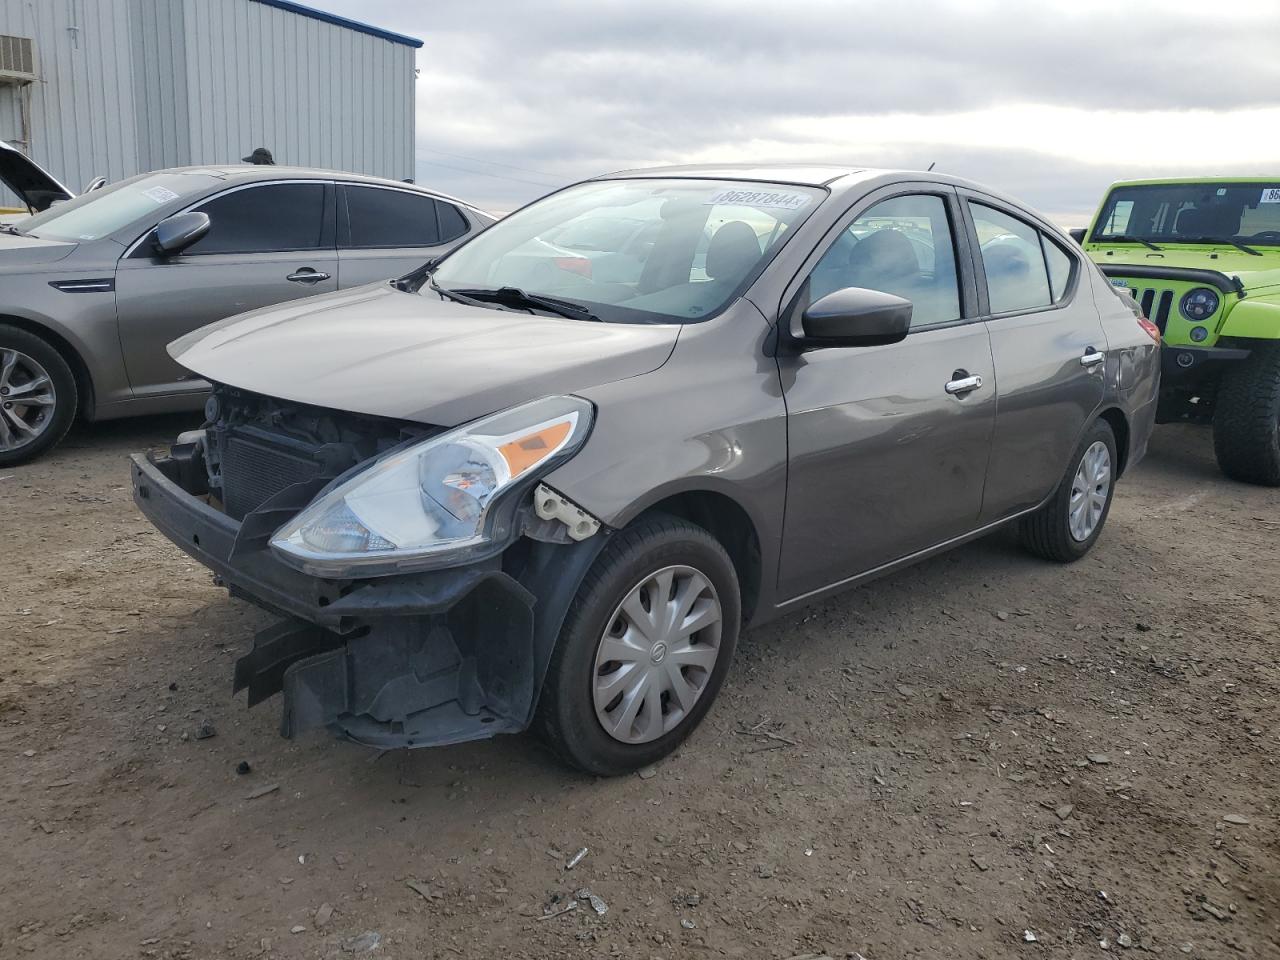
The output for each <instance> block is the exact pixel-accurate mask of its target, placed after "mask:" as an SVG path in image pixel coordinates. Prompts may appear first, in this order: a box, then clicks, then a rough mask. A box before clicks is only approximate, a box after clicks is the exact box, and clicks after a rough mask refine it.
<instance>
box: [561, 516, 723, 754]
mask: <svg viewBox="0 0 1280 960" xmlns="http://www.w3.org/2000/svg"><path fill="white" fill-rule="evenodd" d="M738 589H739V588H738V578H737V575H736V573H735V571H734V567H733V563H732V561H731V560H730V559H729V556H728V554H727V553H726V552H725V550H724V547H722V546H721V545H720V543H719V542H718V541H717V540H716V539H715V538H714V537H712V536H711V534H709V533H708V532H707V531H706V530H703V529H702V528H701V527H698V526H695V525H693V524H691V523H687V522H686V521H684V520H679V519H677V518H674V517H667V516H653V517H649V518H645V519H643V520H641V521H639V522H638V523H637V524H635V525H634V526H632V527H628V528H627V529H625V530H623V531H621V532H620V533H618V534H615V535H614V537H613V539H612V542H610V544H609V545H608V546H607V547H605V549H604V551H603V552H602V553H601V554H600V556H599V557H598V558H597V559H596V562H595V563H594V564H593V566H592V567H591V570H590V571H589V572H588V573H587V576H586V577H585V578H584V580H583V582H582V585H581V586H580V587H579V589H578V595H577V597H576V598H575V599H574V601H573V604H572V605H571V606H570V608H569V613H568V615H567V616H566V618H565V623H564V627H563V629H562V630H561V632H560V640H559V642H558V643H557V645H556V649H555V652H554V653H553V654H552V657H551V663H550V666H549V668H548V671H547V679H546V681H545V683H544V684H543V690H542V697H541V700H540V701H539V704H538V722H537V728H538V730H539V732H540V733H541V735H542V737H543V739H544V740H546V742H547V743H548V744H549V745H550V746H551V748H552V749H553V750H555V752H556V753H557V754H559V755H560V757H561V758H563V759H564V760H565V761H566V762H568V763H570V764H572V765H573V766H575V767H578V768H579V769H580V770H583V771H586V772H587V773H593V774H597V775H600V776H614V775H618V774H623V773H628V772H630V771H633V770H637V769H639V768H640V767H643V766H645V765H646V764H650V763H653V762H654V761H655V760H658V759H660V758H662V757H664V756H666V755H667V754H668V753H670V752H671V751H672V750H674V749H675V748H676V747H677V746H678V745H679V744H680V742H681V741H682V740H684V738H685V737H687V736H688V735H689V733H690V732H691V731H692V730H693V728H694V727H696V726H697V725H698V723H699V722H700V721H701V720H702V718H703V717H704V716H705V715H706V713H707V710H708V709H710V707H711V703H712V701H713V700H715V697H716V694H717V693H718V692H719V690H720V686H721V684H722V683H723V681H724V677H725V674H726V673H727V672H728V669H729V664H730V661H731V660H732V659H733V652H734V648H735V647H736V645H737V640H738V629H739V620H740V616H741V613H740V610H741V601H740V597H739V592H738Z"/></svg>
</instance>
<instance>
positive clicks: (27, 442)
mask: <svg viewBox="0 0 1280 960" xmlns="http://www.w3.org/2000/svg"><path fill="white" fill-rule="evenodd" d="M76 403H77V398H76V380H75V377H74V376H73V375H72V373H71V368H70V367H69V366H67V362H66V360H64V359H63V358H62V355H61V354H60V353H58V351H57V350H55V349H54V348H53V347H52V346H50V345H49V343H47V342H46V341H44V340H42V339H40V337H37V336H35V335H34V334H31V333H28V332H27V331H25V330H19V329H18V328H17V327H11V326H8V325H7V324H0V467H11V466H14V465H16V464H19V463H26V462H27V461H28V460H34V459H35V458H36V457H38V456H40V454H42V453H44V452H45V451H47V450H49V449H50V448H51V447H52V446H53V445H54V444H56V443H57V442H58V441H59V440H61V439H62V438H63V437H64V436H65V435H66V432H67V431H68V430H69V429H70V428H71V421H72V420H74V419H75V413H76Z"/></svg>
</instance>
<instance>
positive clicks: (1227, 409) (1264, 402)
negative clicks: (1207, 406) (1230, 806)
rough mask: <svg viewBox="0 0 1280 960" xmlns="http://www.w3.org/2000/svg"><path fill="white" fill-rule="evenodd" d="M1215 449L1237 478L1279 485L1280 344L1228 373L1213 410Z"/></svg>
mask: <svg viewBox="0 0 1280 960" xmlns="http://www.w3.org/2000/svg"><path fill="white" fill-rule="evenodd" d="M1213 452H1214V453H1215V454H1216V455H1217V458H1218V466H1219V467H1220V468H1221V469H1222V472H1223V473H1224V474H1226V475H1227V476H1228V477H1230V478H1231V479H1232V480H1240V481H1242V482H1244V483H1256V484H1259V485H1261V486H1265V487H1276V486H1280V344H1266V345H1265V346H1260V347H1257V348H1255V349H1254V351H1253V353H1251V354H1250V355H1249V358H1248V359H1247V360H1244V361H1243V362H1241V363H1240V364H1239V365H1237V366H1236V367H1235V369H1232V370H1229V371H1227V373H1225V374H1224V375H1223V377H1222V381H1221V383H1220V384H1219V385H1218V396H1217V400H1216V401H1215V404H1214V412H1213Z"/></svg>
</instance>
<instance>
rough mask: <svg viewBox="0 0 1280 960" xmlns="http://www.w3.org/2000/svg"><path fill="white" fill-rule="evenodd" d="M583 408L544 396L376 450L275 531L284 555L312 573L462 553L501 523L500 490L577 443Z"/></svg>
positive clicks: (502, 529) (467, 554) (367, 571)
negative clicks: (376, 456)
mask: <svg viewBox="0 0 1280 960" xmlns="http://www.w3.org/2000/svg"><path fill="white" fill-rule="evenodd" d="M592 417H593V409H592V406H591V404H590V403H588V402H587V401H586V400H582V399H580V398H578V397H547V398H545V399H542V400H535V401H534V402H532V403H526V404H523V405H521V406H518V407H513V408H512V409H510V410H504V411H503V412H501V413H495V414H493V415H492V416H489V417H484V418H483V419H481V420H477V421H475V422H474V423H470V424H468V425H466V426H464V427H459V428H458V429H456V430H451V431H449V432H448V433H442V434H440V435H439V436H436V437H432V438H431V439H430V440H424V441H423V442H421V443H416V444H414V445H413V446H410V447H405V448H403V449H401V450H397V451H396V452H394V453H391V454H388V455H386V456H384V457H383V458H382V459H380V460H377V461H375V462H374V464H373V465H372V466H370V467H369V468H367V469H365V470H362V471H361V472H360V473H359V474H357V475H356V476H354V477H352V478H351V479H350V480H348V481H346V482H345V483H343V484H341V485H340V486H338V487H335V488H334V489H333V490H330V491H329V492H328V493H327V494H325V495H324V496H323V497H321V498H320V499H319V500H317V501H316V502H315V503H313V504H311V505H310V506H309V507H307V508H306V509H305V510H303V511H302V512H301V513H299V514H298V515H297V516H296V517H294V518H293V520H291V521H290V522H289V523H287V524H286V525H285V526H283V527H281V528H280V529H279V530H277V531H276V534H275V536H274V537H273V538H272V539H271V546H272V548H273V549H274V550H275V551H276V553H277V554H278V555H279V556H280V558H281V559H283V560H284V561H285V562H287V563H289V564H290V565H292V566H294V567H298V568H299V569H301V570H303V571H305V572H307V573H311V574H316V575H319V576H374V575H376V574H381V573H404V572H409V571H414V570H425V569H430V568H432V567H439V566H445V565H448V564H453V563H458V562H464V561H466V560H468V559H470V558H472V557H476V556H480V555H483V554H485V553H487V552H489V551H490V550H491V549H493V548H494V545H495V543H500V542H501V541H502V539H503V538H504V537H505V536H507V534H508V533H509V532H510V531H509V529H507V527H508V526H509V524H510V522H511V519H512V516H513V515H514V509H512V510H509V511H504V510H503V509H502V504H503V503H504V502H508V500H509V496H508V495H509V494H511V493H513V492H515V491H518V490H526V489H528V488H529V487H530V485H532V484H533V483H534V482H535V481H536V480H537V479H538V478H539V477H541V476H543V475H545V474H546V473H548V472H549V471H550V470H552V469H553V468H554V467H555V466H556V465H558V464H560V463H563V462H564V461H565V460H567V459H568V458H569V457H571V456H573V455H574V454H575V453H577V452H578V450H579V449H580V448H581V447H582V444H583V442H585V440H586V439H587V434H588V433H589V432H590V431H591V421H592Z"/></svg>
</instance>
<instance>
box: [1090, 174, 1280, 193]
mask: <svg viewBox="0 0 1280 960" xmlns="http://www.w3.org/2000/svg"><path fill="white" fill-rule="evenodd" d="M1196 183H1267V184H1274V183H1280V176H1275V177H1167V178H1166V177H1162V178H1155V179H1150V180H1117V181H1116V182H1115V183H1113V184H1112V185H1111V189H1113V190H1114V189H1115V188H1116V187H1160V186H1167V187H1172V186H1179V185H1181V184H1196Z"/></svg>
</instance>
